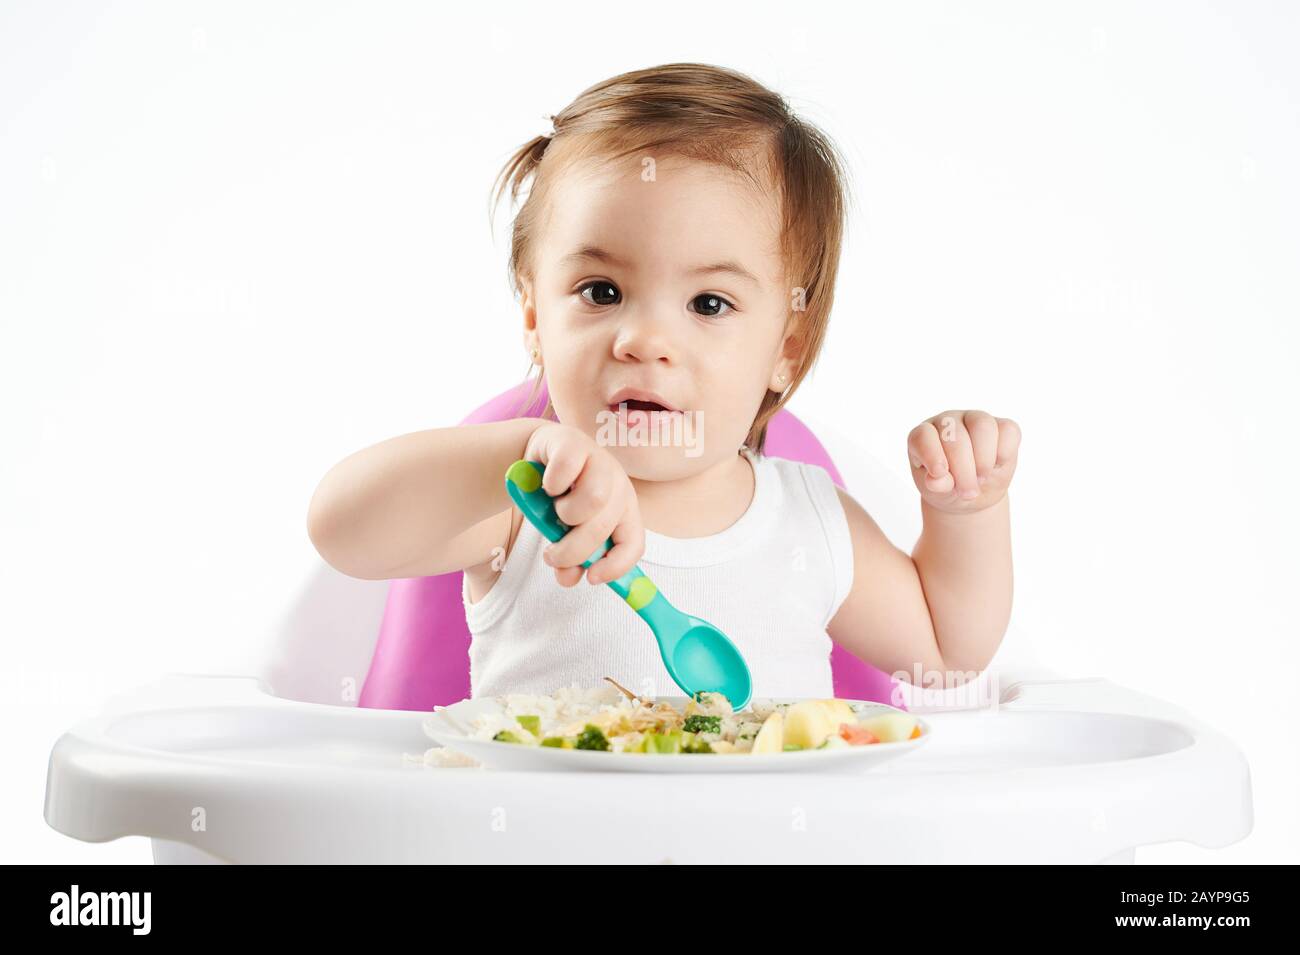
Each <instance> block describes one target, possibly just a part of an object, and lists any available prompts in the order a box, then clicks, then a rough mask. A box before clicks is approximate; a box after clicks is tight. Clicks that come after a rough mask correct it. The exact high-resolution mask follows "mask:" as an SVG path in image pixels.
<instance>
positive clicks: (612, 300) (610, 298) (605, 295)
mask: <svg viewBox="0 0 1300 955" xmlns="http://www.w3.org/2000/svg"><path fill="white" fill-rule="evenodd" d="M589 289H590V290H592V298H587V291H588V290H589ZM597 289H599V290H600V292H599V294H600V298H597V297H596V296H597V292H596V290H597ZM578 294H579V295H581V296H582V297H583V300H584V301H587V302H590V303H591V304H592V305H617V304H618V300H619V297H620V296H619V291H618V289H617V288H616V287H615V286H614V284H613V283H612V282H606V281H604V280H603V279H599V280H597V281H595V282H588V283H587V284H586V285H584V286H582V288H580V289H578Z"/></svg>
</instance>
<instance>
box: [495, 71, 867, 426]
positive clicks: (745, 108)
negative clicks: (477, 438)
mask: <svg viewBox="0 0 1300 955" xmlns="http://www.w3.org/2000/svg"><path fill="white" fill-rule="evenodd" d="M551 121H552V124H553V126H554V130H555V131H554V132H553V133H551V134H549V135H543V136H536V137H534V138H533V139H531V140H529V141H528V142H527V143H525V144H524V145H523V146H521V147H520V148H519V149H518V150H517V151H516V152H515V153H514V155H513V156H511V157H510V159H509V160H508V161H507V162H506V164H505V166H504V167H503V168H502V170H501V172H500V173H499V174H498V176H497V179H496V181H495V183H494V186H495V192H496V195H495V198H494V199H493V198H492V197H491V196H490V197H489V202H490V207H489V208H490V210H491V209H495V208H496V206H497V205H499V203H500V201H501V197H502V195H503V194H504V193H505V191H506V189H507V188H508V189H509V192H510V199H511V202H512V203H515V202H517V201H518V199H519V193H520V190H521V189H522V188H523V187H524V185H525V184H526V183H530V180H531V183H530V185H529V190H528V196H527V198H526V199H525V201H524V203H523V206H522V207H521V208H520V209H519V212H518V214H517V215H516V216H515V219H514V223H513V228H512V234H511V243H510V261H509V266H508V273H509V281H510V285H511V288H512V289H513V291H514V293H515V294H516V295H518V294H519V293H520V291H521V290H522V286H521V284H520V278H521V277H528V278H532V276H533V275H534V274H535V272H534V264H533V249H534V245H535V241H536V236H537V234H538V231H539V226H540V221H541V216H542V210H543V209H544V208H545V200H546V196H547V193H548V191H549V188H550V186H551V184H552V183H553V182H554V181H555V180H556V178H557V177H558V175H559V171H560V170H562V169H563V167H564V165H565V163H566V162H572V161H574V160H576V159H578V158H586V157H599V158H602V159H606V160H609V161H614V160H617V159H621V158H623V157H625V156H628V155H632V154H635V153H643V152H650V151H655V152H657V153H659V154H661V155H675V156H679V157H682V158H686V159H695V160H700V161H704V162H709V163H714V164H717V165H721V166H724V167H726V168H728V169H731V170H733V171H735V172H737V173H740V174H741V175H743V176H745V177H746V178H748V179H749V180H750V181H752V182H753V183H755V185H757V186H760V187H761V188H768V187H769V186H768V184H774V185H775V186H776V188H777V189H778V190H779V196H780V200H781V246H780V247H781V255H782V258H783V260H784V262H785V267H786V277H787V279H788V280H789V282H790V289H791V292H790V294H791V312H790V315H789V317H788V319H787V324H786V331H787V332H789V331H791V330H792V328H791V323H793V324H794V325H795V326H796V327H797V335H796V337H797V340H798V343H799V344H798V347H799V354H798V358H797V361H796V363H795V366H794V373H793V376H792V377H793V380H792V381H791V382H790V384H789V385H788V386H787V387H786V389H785V390H784V391H783V392H780V393H777V392H773V391H770V390H769V391H768V392H767V393H766V394H765V395H764V396H763V401H762V404H761V405H760V406H759V409H758V414H757V415H756V416H755V418H754V422H753V424H752V425H751V426H750V430H749V434H748V436H747V437H746V440H745V444H746V445H747V446H748V447H750V448H752V449H754V450H755V451H759V452H761V451H762V450H763V444H764V441H765V438H766V436H767V424H768V422H769V421H770V420H771V419H772V416H773V415H775V414H776V413H777V412H778V411H779V410H780V409H781V408H782V407H783V406H784V405H785V404H786V402H787V401H788V400H789V399H790V397H791V396H792V395H793V394H794V392H795V390H796V389H797V388H798V387H799V384H800V382H802V381H803V379H804V378H805V377H806V376H807V374H808V373H809V371H811V369H812V367H813V365H814V364H815V362H816V360H817V356H818V354H819V353H820V351H821V346H822V342H823V341H824V340H825V337H826V325H827V322H828V320H829V318H830V311H831V303H832V301H833V299H834V296H835V276H836V273H837V271H838V269H839V259H840V245H841V242H842V240H843V234H844V220H845V214H846V206H847V201H848V190H847V186H846V181H845V180H846V176H845V165H844V163H843V162H842V160H841V159H840V157H839V155H838V153H837V151H836V149H835V147H834V145H833V144H832V143H831V141H830V140H829V139H828V138H827V137H826V136H825V135H824V134H823V133H822V132H821V131H820V130H818V129H817V128H816V127H815V126H813V125H811V124H809V123H807V122H805V121H804V120H801V119H799V118H798V117H797V116H795V115H794V114H793V113H792V112H791V111H790V109H789V107H788V106H787V105H786V102H785V100H784V99H782V98H781V97H780V96H779V95H777V94H776V93H774V92H772V91H771V90H769V89H767V88H766V87H764V86H762V85H761V84H759V83H757V82H755V81H754V80H752V79H750V78H749V77H748V76H745V75H744V74H742V73H738V72H736V71H734V70H729V69H726V68H724V67H720V66H710V65H707V64H701V63H669V64H666V65H664V66H656V67H651V68H650V69H645V70H636V71H634V72H631V73H624V74H622V75H621V76H615V77H613V78H612V79H608V80H605V81H603V82H601V83H597V84H596V85H595V86H592V87H590V88H588V89H586V90H584V91H583V92H582V93H580V94H579V95H578V97H577V98H576V99H575V100H574V101H573V102H572V103H570V104H569V105H568V106H566V107H565V108H564V109H562V110H561V111H560V112H559V113H556V114H555V115H554V116H552V117H551ZM548 157H549V158H548ZM756 157H757V162H756V161H755V159H756ZM755 167H757V168H755ZM489 215H491V211H489ZM530 367H532V366H530ZM540 384H541V376H540V373H539V376H538V379H537V381H536V382H535V383H534V386H533V389H532V393H531V394H530V396H529V398H528V400H527V402H526V404H525V405H524V407H529V406H531V405H532V404H533V403H534V401H535V400H536V396H537V391H538V388H539V387H540ZM551 410H552V409H551V405H550V402H547V406H546V409H545V410H544V411H543V412H542V415H543V417H547V416H549V413H550V412H551Z"/></svg>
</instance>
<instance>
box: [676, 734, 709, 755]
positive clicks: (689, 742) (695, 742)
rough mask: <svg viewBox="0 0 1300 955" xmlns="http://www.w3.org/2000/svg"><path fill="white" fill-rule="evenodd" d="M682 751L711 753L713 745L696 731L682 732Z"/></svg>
mask: <svg viewBox="0 0 1300 955" xmlns="http://www.w3.org/2000/svg"><path fill="white" fill-rule="evenodd" d="M682 752H683V753H712V752H713V747H712V746H710V745H709V741H708V740H706V739H705V738H704V737H703V736H700V735H698V734H696V733H682Z"/></svg>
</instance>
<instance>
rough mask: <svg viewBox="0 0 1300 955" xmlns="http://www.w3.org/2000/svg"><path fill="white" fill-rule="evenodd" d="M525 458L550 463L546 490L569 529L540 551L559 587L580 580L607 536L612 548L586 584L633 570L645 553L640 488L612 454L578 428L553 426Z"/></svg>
mask: <svg viewBox="0 0 1300 955" xmlns="http://www.w3.org/2000/svg"><path fill="white" fill-rule="evenodd" d="M524 457H525V458H526V459H527V460H530V461H540V462H542V464H544V465H546V470H545V471H544V473H543V474H542V488H543V490H545V491H546V493H547V494H549V495H550V496H551V497H554V498H558V500H556V502H555V513H556V515H557V516H558V517H559V518H560V520H562V521H564V523H566V524H568V525H569V532H568V533H567V534H565V535H564V537H563V538H561V539H560V540H558V541H556V542H555V543H553V544H551V545H550V546H548V547H547V548H546V549H545V550H544V551H542V559H543V560H544V561H546V563H548V564H550V565H551V566H552V567H554V568H555V579H556V580H557V581H559V583H560V586H562V587H572V586H573V585H574V584H576V583H577V582H578V581H580V580H581V579H582V575H583V567H582V562H583V561H584V560H586V559H587V558H588V557H590V556H591V555H592V552H593V551H595V550H596V548H597V547H599V546H600V545H601V544H602V543H604V541H605V539H606V538H608V537H613V539H614V546H613V547H612V548H610V550H609V551H608V552H607V553H606V554H605V555H604V556H603V557H601V558H600V560H598V561H596V562H595V563H593V564H592V565H591V567H589V568H587V569H586V573H587V580H589V581H590V582H591V583H593V584H603V583H605V582H606V581H610V580H616V579H617V578H619V577H622V576H623V575H624V574H626V573H627V572H628V571H629V570H631V569H632V565H633V564H635V563H636V562H637V561H638V560H640V559H641V554H642V552H644V550H645V529H644V528H643V527H642V525H641V511H640V509H639V508H638V507H637V501H636V490H635V489H634V488H633V487H632V481H631V480H630V479H629V478H628V476H627V472H626V471H624V470H623V466H622V465H621V464H619V463H618V460H617V459H616V458H615V457H614V455H612V454H610V453H609V451H607V450H606V449H605V448H602V447H601V446H600V445H598V444H596V442H595V440H594V439H593V438H592V437H591V436H590V435H588V434H586V433H584V432H582V431H579V430H578V429H577V428H574V427H570V426H569V425H563V424H558V423H550V424H544V425H542V426H541V427H540V428H538V429H537V430H536V431H534V432H533V435H532V437H531V438H530V439H529V441H528V446H527V447H526V448H525V449H524ZM566 492H567V493H566ZM560 495H563V496H562V497H561V496H560Z"/></svg>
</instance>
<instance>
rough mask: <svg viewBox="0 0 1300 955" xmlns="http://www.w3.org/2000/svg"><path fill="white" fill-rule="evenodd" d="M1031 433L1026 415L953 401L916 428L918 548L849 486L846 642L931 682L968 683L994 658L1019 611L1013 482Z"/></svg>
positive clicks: (839, 636) (839, 622)
mask: <svg viewBox="0 0 1300 955" xmlns="http://www.w3.org/2000/svg"><path fill="white" fill-rule="evenodd" d="M954 416H956V417H954ZM959 421H960V422H961V423H960V424H957V423H956V422H959ZM1019 442H1020V431H1019V427H1018V426H1017V425H1016V424H1015V422H1013V421H1010V420H1009V419H1003V418H992V417H991V416H989V415H986V414H984V413H983V412H965V413H962V412H949V413H946V414H945V415H943V416H937V417H936V419H935V421H932V422H926V423H925V424H923V425H921V426H918V428H917V429H916V430H914V431H913V433H912V435H910V436H909V440H908V446H909V454H910V456H911V457H912V460H913V464H914V466H915V467H916V468H918V469H919V473H918V472H917V471H914V472H913V476H914V478H915V480H916V482H917V487H918V489H919V490H920V491H921V495H922V500H921V515H922V520H923V530H922V532H921V537H920V539H919V540H918V541H917V543H916V547H915V548H913V551H912V556H910V557H909V556H908V555H907V554H905V553H904V552H903V551H901V550H899V549H898V548H897V547H895V546H894V545H893V544H891V543H890V542H889V540H888V538H886V537H885V535H884V534H883V533H882V532H881V530H880V528H879V527H878V526H877V525H876V523H875V521H873V520H872V519H871V517H870V516H869V515H868V514H867V513H866V511H864V510H863V509H862V508H861V506H859V505H858V503H857V501H855V500H854V499H853V498H852V497H850V496H849V495H848V494H847V493H845V492H843V491H841V492H840V501H841V503H842V504H843V505H844V513H845V516H846V518H847V519H848V524H849V531H850V534H851V536H852V539H853V561H854V574H853V588H852V590H851V591H850V593H849V595H848V596H847V597H846V598H845V600H844V603H843V604H841V606H840V609H839V610H838V611H837V612H836V614H835V617H834V618H833V619H832V620H831V623H830V627H829V631H830V634H831V637H832V638H833V639H834V640H835V642H836V643H839V644H841V645H842V646H843V647H845V649H847V650H849V651H850V652H852V653H853V654H855V655H856V656H858V657H860V658H861V659H863V660H866V661H868V662H869V663H871V664H873V665H874V666H876V667H877V668H879V669H881V670H883V671H885V672H886V673H903V674H906V678H907V679H908V680H911V681H913V682H916V681H918V679H919V681H920V682H922V683H923V685H925V686H940V685H942V686H946V687H950V686H957V685H960V684H961V683H964V682H966V680H968V679H971V678H973V675H975V674H978V673H979V672H980V671H982V670H983V669H985V667H987V666H988V663H989V661H990V660H991V659H992V658H993V654H994V652H995V651H996V650H997V648H998V645H999V644H1000V643H1001V642H1002V637H1003V636H1004V635H1005V633H1006V628H1007V623H1008V622H1009V620H1010V617H1011V595H1012V567H1011V518H1010V503H1009V500H1008V497H1007V487H1008V485H1009V484H1010V481H1011V476H1012V474H1013V473H1014V470H1015V463H1016V454H1017V451H1018V448H1019ZM981 479H982V480H981ZM963 492H965V493H963ZM917 667H919V668H920V671H921V672H920V674H919V677H918V674H917V673H916V668H917ZM936 674H938V675H941V676H936ZM940 680H941V681H942V682H940Z"/></svg>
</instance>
